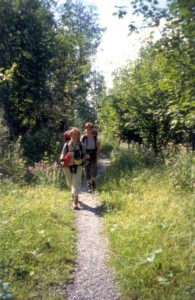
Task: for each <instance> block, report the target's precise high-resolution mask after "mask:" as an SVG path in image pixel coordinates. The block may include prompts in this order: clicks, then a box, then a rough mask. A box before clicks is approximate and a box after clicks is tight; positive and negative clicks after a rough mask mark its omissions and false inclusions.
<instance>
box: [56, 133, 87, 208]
mask: <svg viewBox="0 0 195 300" xmlns="http://www.w3.org/2000/svg"><path fill="white" fill-rule="evenodd" d="M85 154H86V151H85V149H84V148H83V146H82V144H81V142H80V131H79V129H78V128H73V129H71V131H70V141H68V142H66V143H65V144H64V147H63V149H62V153H61V156H60V159H61V161H64V173H65V177H66V182H67V185H68V187H69V188H70V189H71V192H72V200H73V203H74V205H73V207H74V209H78V208H79V207H78V195H79V193H80V189H81V176H82V169H83V168H82V164H83V159H84V158H85V156H86V157H88V156H87V155H85Z"/></svg>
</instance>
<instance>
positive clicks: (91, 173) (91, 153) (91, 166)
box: [81, 122, 100, 193]
mask: <svg viewBox="0 0 195 300" xmlns="http://www.w3.org/2000/svg"><path fill="white" fill-rule="evenodd" d="M81 143H82V145H83V148H84V149H85V151H86V153H87V154H88V157H87V159H86V160H85V162H84V171H85V176H86V180H87V189H88V192H89V193H91V192H92V190H93V191H94V190H95V188H96V182H95V180H96V176H97V158H98V157H99V154H100V142H99V139H98V137H97V131H95V130H94V129H93V124H92V123H90V122H87V123H86V124H85V134H84V135H83V136H82V137H81Z"/></svg>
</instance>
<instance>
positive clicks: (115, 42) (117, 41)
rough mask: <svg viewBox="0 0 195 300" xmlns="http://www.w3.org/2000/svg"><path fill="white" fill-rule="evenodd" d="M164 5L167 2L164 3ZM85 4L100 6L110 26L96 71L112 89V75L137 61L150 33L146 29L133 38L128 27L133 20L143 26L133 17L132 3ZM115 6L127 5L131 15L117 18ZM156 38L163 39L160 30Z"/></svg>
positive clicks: (104, 0)
mask: <svg viewBox="0 0 195 300" xmlns="http://www.w3.org/2000/svg"><path fill="white" fill-rule="evenodd" d="M161 2H162V3H163V4H164V3H165V0H161ZM83 3H84V4H92V5H95V6H96V7H97V10H98V14H99V20H100V25H101V26H102V27H106V29H107V30H106V32H105V33H103V36H102V42H101V44H100V46H99V48H98V52H97V55H96V62H95V65H94V67H95V69H96V70H97V71H100V72H102V74H103V75H104V77H105V81H106V85H107V87H108V88H111V87H112V72H113V71H114V70H115V69H117V68H118V67H121V66H123V65H125V63H126V62H127V60H131V61H133V60H135V59H136V58H137V57H138V53H139V49H140V47H141V46H142V45H143V44H144V41H145V40H146V37H147V36H149V34H150V31H149V30H147V29H146V30H143V31H142V33H141V34H139V35H138V34H136V33H133V34H131V35H129V31H128V25H129V24H130V22H131V21H132V20H134V21H136V23H140V24H141V17H137V16H133V15H132V14H131V11H130V9H131V8H130V5H129V3H130V0H83ZM115 6H127V7H128V9H129V11H128V14H127V15H126V16H125V17H124V18H123V19H119V18H118V17H117V16H113V13H114V12H116V11H117V9H116V8H115ZM155 37H156V38H159V37H160V31H159V29H157V31H156V32H155Z"/></svg>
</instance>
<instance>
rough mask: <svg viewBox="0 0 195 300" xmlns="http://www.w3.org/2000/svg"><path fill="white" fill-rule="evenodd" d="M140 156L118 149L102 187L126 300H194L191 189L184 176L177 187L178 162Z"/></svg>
mask: <svg viewBox="0 0 195 300" xmlns="http://www.w3.org/2000/svg"><path fill="white" fill-rule="evenodd" d="M140 151H141V150H140ZM140 153H141V152H140ZM125 154H128V155H126V156H125ZM138 154H139V153H137V154H136V155H137V156H136V155H135V149H130V150H125V152H124V151H121V150H119V151H118V153H117V154H115V155H114V157H113V163H112V165H111V167H110V168H109V169H107V170H106V172H105V174H104V177H102V180H101V184H100V186H99V192H100V198H101V201H102V205H103V212H102V214H103V216H104V221H105V228H106V233H107V235H108V238H109V241H110V264H111V265H112V266H113V269H114V272H115V274H116V277H117V279H118V281H119V284H120V288H121V294H122V296H123V299H128V300H129V299H143V300H145V299H147V300H149V299H152V300H153V299H156V300H157V299H161V300H165V299H166V300H167V299H168V300H169V299H170V300H173V299H174V300H176V299H177V300H180V299H182V300H184V299H186V300H187V299H194V297H195V284H194V282H195V264H194V259H195V249H194V246H195V237H194V234H193V232H194V230H193V223H194V202H193V196H194V195H193V190H192V189H191V188H189V187H188V188H185V185H184V181H185V180H184V178H183V177H182V179H181V182H182V185H181V184H180V185H179V183H178V181H177V180H178V178H180V177H181V176H180V175H181V174H180V173H179V172H180V171H179V169H178V171H177V169H176V167H175V164H173V165H171V166H170V167H168V168H166V167H164V166H163V165H162V164H160V163H156V164H155V163H154V161H153V160H151V159H150V163H149V164H147V163H146V161H145V158H144V155H145V154H144V153H143V152H142V153H141V154H140V157H138ZM138 158H139V160H138ZM182 159H183V169H184V158H182ZM136 160H137V165H136ZM141 161H142V163H141V166H140V162H141ZM144 161H145V162H144ZM187 161H188V165H189V159H187ZM143 162H144V163H143ZM151 162H152V163H151ZM173 166H174V167H173ZM183 169H182V172H183ZM117 170H118V171H117ZM177 172H178V174H176V173H177ZM116 174H117V175H118V176H117V177H116ZM190 176H191V177H192V175H190V174H189V172H188V174H187V172H186V178H188V179H189V178H191V177H190ZM176 179H177V180H176ZM186 184H187V183H186Z"/></svg>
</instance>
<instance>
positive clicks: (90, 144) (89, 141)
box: [81, 135, 99, 150]
mask: <svg viewBox="0 0 195 300" xmlns="http://www.w3.org/2000/svg"><path fill="white" fill-rule="evenodd" d="M95 139H96V143H95ZM83 141H84V142H83ZM81 143H82V145H83V147H84V148H85V149H87V150H95V149H96V144H98V143H99V139H98V138H97V137H96V138H94V136H93V135H92V136H88V137H87V136H86V135H83V136H82V137H81Z"/></svg>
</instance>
